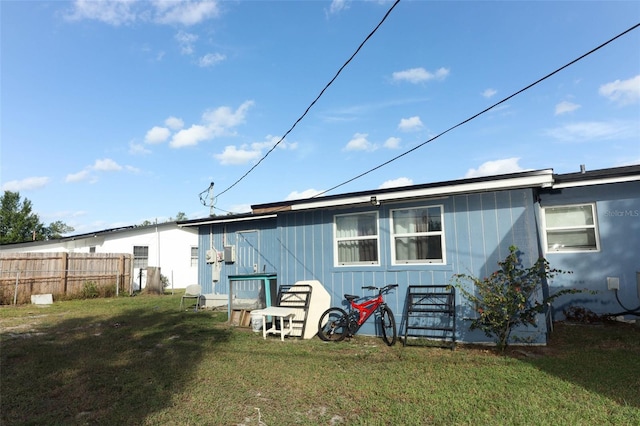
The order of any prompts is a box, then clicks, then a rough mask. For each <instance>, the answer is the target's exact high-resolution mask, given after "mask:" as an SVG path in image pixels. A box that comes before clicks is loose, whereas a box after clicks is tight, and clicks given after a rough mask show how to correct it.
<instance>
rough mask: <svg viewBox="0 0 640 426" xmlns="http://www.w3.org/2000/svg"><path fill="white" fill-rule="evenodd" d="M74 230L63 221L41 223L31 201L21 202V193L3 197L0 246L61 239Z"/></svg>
mask: <svg viewBox="0 0 640 426" xmlns="http://www.w3.org/2000/svg"><path fill="white" fill-rule="evenodd" d="M73 230H74V229H73V228H72V227H71V226H68V225H66V224H65V223H64V222H62V221H56V222H53V223H51V224H50V225H49V226H45V225H44V224H43V223H42V222H40V217H39V216H38V215H37V214H35V213H33V212H32V204H31V201H29V200H28V199H27V198H25V199H24V200H23V201H21V199H20V193H19V192H12V191H5V192H4V194H3V195H2V199H1V200H0V244H9V243H22V242H25V241H35V240H49V239H54V238H60V237H61V236H62V234H64V233H68V232H73Z"/></svg>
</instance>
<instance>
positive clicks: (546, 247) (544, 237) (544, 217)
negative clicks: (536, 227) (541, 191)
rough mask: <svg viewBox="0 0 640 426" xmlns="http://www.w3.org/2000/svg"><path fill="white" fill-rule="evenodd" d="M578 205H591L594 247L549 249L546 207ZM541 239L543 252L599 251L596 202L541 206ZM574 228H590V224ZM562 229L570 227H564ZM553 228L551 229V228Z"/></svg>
mask: <svg viewBox="0 0 640 426" xmlns="http://www.w3.org/2000/svg"><path fill="white" fill-rule="evenodd" d="M580 206H591V212H592V213H593V230H594V233H595V240H596V241H595V243H596V248H595V249H571V250H549V243H548V241H547V231H548V229H547V212H546V209H554V208H566V207H580ZM541 208H542V215H541V216H542V241H543V250H544V253H545V254H564V253H598V252H599V251H600V229H599V227H598V210H597V206H596V203H575V204H560V205H549V206H542V207H541ZM574 228H575V229H590V228H591V226H576V227H574ZM562 229H572V228H567V227H564V228H562ZM552 230H553V229H552Z"/></svg>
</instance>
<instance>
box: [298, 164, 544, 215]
mask: <svg viewBox="0 0 640 426" xmlns="http://www.w3.org/2000/svg"><path fill="white" fill-rule="evenodd" d="M552 184H553V171H552V170H550V169H549V170H542V171H540V172H539V173H536V174H533V175H523V176H515V177H509V178H504V179H495V180H483V181H478V182H464V183H459V184H455V183H454V184H451V185H442V186H434V187H429V188H415V189H405V190H400V191H395V192H383V193H380V194H377V193H376V192H375V191H372V192H371V193H368V194H366V195H358V196H354V197H345V198H339V199H332V200H323V199H322V198H318V199H315V200H308V201H307V202H303V203H297V204H292V205H291V206H290V209H291V210H294V211H295V210H309V209H317V208H323V207H340V206H347V205H357V204H368V203H370V202H371V197H376V200H377V201H378V202H379V203H384V202H393V201H400V200H408V199H413V198H431V197H442V196H447V195H458V194H463V193H476V192H488V191H500V190H507V189H521V188H548V187H551V186H552Z"/></svg>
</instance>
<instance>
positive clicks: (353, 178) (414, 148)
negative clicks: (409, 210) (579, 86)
mask: <svg viewBox="0 0 640 426" xmlns="http://www.w3.org/2000/svg"><path fill="white" fill-rule="evenodd" d="M639 26H640V23H637V24H635V25H634V26H632V27H631V28H629V29H627V30H625V31H623V32H621V33H620V34H618V35H617V36H615V37H613V38H611V39H609V40H607V41H606V42H604V43H602V44H601V45H599V46H598V47H595V48H593V49H591V50H590V51H588V52H587V53H585V54H583V55H581V56H579V57H577V58H576V59H574V60H572V61H571V62H569V63H567V64H565V65H563V66H561V67H560V68H558V69H556V70H555V71H553V72H550V73H549V74H547V75H545V76H544V77H542V78H540V79H538V80H536V81H534V82H533V83H531V84H529V85H527V86H526V87H524V88H522V89H520V90H518V91H517V92H515V93H513V94H511V95H509V96H507V97H506V98H504V99H502V100H500V101H498V102H496V103H495V104H493V105H491V106H490V107H488V108H485V109H484V110H482V111H480V112H479V113H477V114H474V115H472V116H471V117H469V118H467V119H466V120H463V121H461V122H459V123H458V124H456V125H454V126H451V127H449V128H448V129H447V130H445V131H443V132H441V133H439V134H437V135H436V136H434V137H432V138H431V139H428V140H426V141H424V142H422V143H421V144H419V145H417V146H415V147H413V148H411V149H410V150H408V151H405V152H403V153H402V154H399V155H397V156H395V157H393V158H391V159H390V160H387V161H385V162H384V163H382V164H379V165H377V166H375V167H373V168H372V169H369V170H367V171H365V172H363V173H360V174H359V175H357V176H354V177H352V178H351V179H348V180H346V181H344V182H342V183H339V184H338V185H335V186H333V187H331V188H329V189H327V190H325V191H322V192H320V193H318V194H316V195H314V196H313V197H311V198H316V197H320V196H322V195H324V194H326V193H327V192H331V191H333V190H335V189H337V188H340V187H341V186H344V185H346V184H348V183H351V182H353V181H354V180H357V179H360V178H361V177H363V176H365V175H368V174H369V173H371V172H373V171H376V170H378V169H380V168H382V167H384V166H386V165H388V164H390V163H393V162H394V161H396V160H398V159H400V158H402V157H404V156H406V155H408V154H410V153H412V152H414V151H416V150H417V149H419V148H422V147H423V146H424V145H426V144H428V143H430V142H433V141H434V140H436V139H438V138H439V137H440V136H443V135H445V134H447V133H449V132H450V131H452V130H453V129H456V128H458V127H460V126H462V125H464V124H466V123H468V122H470V121H471V120H474V119H475V118H477V117H479V116H481V115H482V114H484V113H486V112H488V111H490V110H492V109H493V108H495V107H497V106H498V105H500V104H503V103H505V102H506V101H508V100H509V99H511V98H513V97H515V96H517V95H519V94H520V93H522V92H525V91H527V90H529V89H530V88H532V87H533V86H535V85H537V84H539V83H541V82H543V81H544V80H546V79H548V78H550V77H551V76H553V75H555V74H557V73H559V72H560V71H562V70H564V69H565V68H567V67H569V66H571V65H573V64H575V63H576V62H578V61H580V60H582V59H584V58H586V57H587V56H589V55H591V54H592V53H594V52H596V51H598V50H600V49H602V48H603V47H605V46H606V45H608V44H609V43H612V42H613V41H615V40H616V39H618V38H620V37H622V36H624V35H625V34H627V33H629V32H631V31H633V30H635V29H636V28H638V27H639Z"/></svg>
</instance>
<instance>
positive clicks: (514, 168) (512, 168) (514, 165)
mask: <svg viewBox="0 0 640 426" xmlns="http://www.w3.org/2000/svg"><path fill="white" fill-rule="evenodd" d="M519 161H520V158H518V157H512V158H505V159H502V160H495V161H487V162H485V163H482V164H481V165H480V167H478V168H477V169H469V170H468V171H467V174H466V175H465V176H464V177H465V178H472V177H480V176H493V175H500V174H505V173H515V172H521V171H524V170H525V169H523V168H522V167H520V165H519V164H518V162H519Z"/></svg>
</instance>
